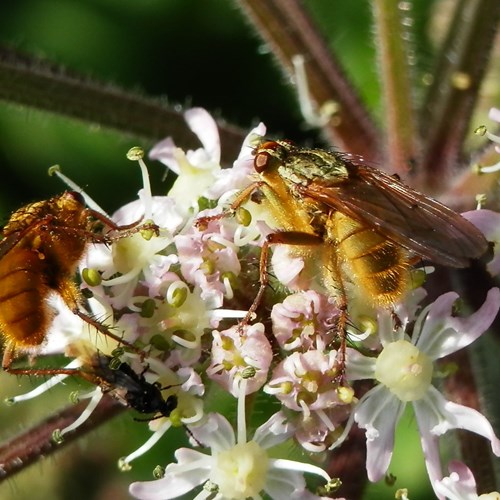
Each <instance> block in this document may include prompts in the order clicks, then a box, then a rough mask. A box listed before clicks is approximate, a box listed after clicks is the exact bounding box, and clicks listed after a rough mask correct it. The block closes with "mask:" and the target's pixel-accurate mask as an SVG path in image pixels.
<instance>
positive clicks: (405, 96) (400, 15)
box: [373, 0, 416, 175]
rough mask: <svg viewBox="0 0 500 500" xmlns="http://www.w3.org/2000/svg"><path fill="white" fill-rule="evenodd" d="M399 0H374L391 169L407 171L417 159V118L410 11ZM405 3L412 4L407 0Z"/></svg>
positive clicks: (393, 170)
mask: <svg viewBox="0 0 500 500" xmlns="http://www.w3.org/2000/svg"><path fill="white" fill-rule="evenodd" d="M401 4H402V2H400V1H399V0H374V1H373V12H374V17H375V27H376V42H377V43H376V46H377V47H378V51H379V62H380V70H381V81H382V86H381V88H382V92H383V98H384V105H385V111H386V113H385V116H386V123H387V131H386V132H387V149H388V150H387V156H388V161H389V165H390V169H389V170H390V171H392V172H397V173H398V174H403V175H405V174H407V173H408V170H409V169H410V167H411V165H412V164H413V163H414V162H415V155H416V144H415V130H416V127H415V120H414V109H413V95H412V89H411V85H410V83H411V82H410V71H409V70H410V65H409V59H408V53H409V48H408V46H407V45H408V38H409V33H408V30H407V28H405V26H407V25H408V23H407V22H406V21H407V20H408V19H409V16H410V12H409V11H402V10H401ZM404 5H411V4H410V3H409V2H404Z"/></svg>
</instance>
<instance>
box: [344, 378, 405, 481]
mask: <svg viewBox="0 0 500 500" xmlns="http://www.w3.org/2000/svg"><path fill="white" fill-rule="evenodd" d="M404 408H405V404H404V403H403V402H402V401H400V400H399V399H398V398H396V397H395V396H394V395H392V394H391V393H390V392H389V391H388V390H387V389H386V388H385V386H383V385H382V384H381V385H378V386H377V387H374V388H373V389H371V390H370V391H368V392H367V393H366V394H365V395H364V396H363V397H362V398H361V400H360V401H359V403H358V405H357V407H356V408H355V410H354V420H355V421H356V422H357V424H358V426H359V427H361V428H362V429H365V430H366V452H367V456H366V471H367V474H368V479H369V480H370V481H379V480H380V479H381V478H382V477H383V476H384V474H385V473H386V471H387V469H388V467H389V464H390V462H391V458H392V452H393V450H394V432H395V429H396V424H397V422H398V420H399V419H400V417H401V415H402V413H403V410H404Z"/></svg>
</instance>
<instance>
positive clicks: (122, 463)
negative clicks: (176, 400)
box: [118, 419, 172, 470]
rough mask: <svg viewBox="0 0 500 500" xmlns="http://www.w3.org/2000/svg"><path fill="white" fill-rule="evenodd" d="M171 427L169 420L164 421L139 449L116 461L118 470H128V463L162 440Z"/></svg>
mask: <svg viewBox="0 0 500 500" xmlns="http://www.w3.org/2000/svg"><path fill="white" fill-rule="evenodd" d="M171 426H172V422H171V421H170V419H166V420H165V423H164V424H163V425H162V426H161V427H160V428H159V429H158V430H156V431H155V432H154V433H153V434H152V435H151V437H150V438H149V439H148V440H147V441H146V442H145V443H144V444H143V445H142V446H141V447H139V448H137V450H135V451H134V452H133V453H131V454H130V455H127V456H126V457H123V458H120V460H119V461H118V467H119V468H120V470H128V469H130V465H129V464H130V462H132V461H133V460H135V459H136V458H138V457H140V456H141V455H144V453H146V452H148V451H149V450H150V449H151V448H152V447H153V446H154V445H155V444H156V443H157V442H158V441H159V440H160V439H161V438H162V436H163V435H164V434H165V432H167V431H168V429H170V427H171Z"/></svg>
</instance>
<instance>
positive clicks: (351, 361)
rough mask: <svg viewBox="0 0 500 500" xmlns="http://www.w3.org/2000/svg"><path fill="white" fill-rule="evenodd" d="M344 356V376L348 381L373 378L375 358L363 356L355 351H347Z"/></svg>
mask: <svg viewBox="0 0 500 500" xmlns="http://www.w3.org/2000/svg"><path fill="white" fill-rule="evenodd" d="M346 356H347V357H346V376H347V379H348V380H364V379H367V378H370V379H373V378H375V363H376V362H377V359H376V358H369V357H368V356H364V355H363V354H361V353H360V352H358V351H356V350H355V349H347V352H346Z"/></svg>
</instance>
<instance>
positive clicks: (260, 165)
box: [253, 151, 272, 174]
mask: <svg viewBox="0 0 500 500" xmlns="http://www.w3.org/2000/svg"><path fill="white" fill-rule="evenodd" d="M271 160H272V156H271V155H270V154H269V153H268V152H267V151H261V152H257V154H256V155H255V158H254V160H253V166H254V168H255V171H256V172H257V173H258V174H261V173H262V172H264V170H267V169H268V168H269V163H270V162H271Z"/></svg>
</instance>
